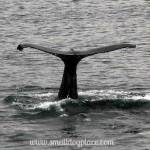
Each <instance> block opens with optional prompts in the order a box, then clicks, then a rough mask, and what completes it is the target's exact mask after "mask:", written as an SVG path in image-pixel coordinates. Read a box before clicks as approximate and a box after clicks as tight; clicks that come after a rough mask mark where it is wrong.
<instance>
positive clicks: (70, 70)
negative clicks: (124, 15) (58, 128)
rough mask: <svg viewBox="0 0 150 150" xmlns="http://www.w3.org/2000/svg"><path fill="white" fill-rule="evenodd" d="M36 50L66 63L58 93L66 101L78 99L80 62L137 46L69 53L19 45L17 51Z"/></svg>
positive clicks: (127, 45) (34, 45) (113, 46)
mask: <svg viewBox="0 0 150 150" xmlns="http://www.w3.org/2000/svg"><path fill="white" fill-rule="evenodd" d="M27 47H29V48H34V49H37V50H40V51H43V52H46V53H49V54H52V55H54V56H57V57H59V58H60V59H61V60H62V61H63V62H64V73H63V78H62V82H61V86H60V89H59V93H58V99H64V98H67V97H70V98H72V99H77V98H78V91H77V74H76V70H77V64H78V63H79V62H80V60H81V59H83V58H85V57H87V56H91V55H94V54H98V53H106V52H110V51H114V50H118V49H122V48H135V47H136V45H133V44H127V43H122V44H116V45H111V46H105V47H101V48H95V49H91V50H87V51H82V52H81V51H74V50H73V49H72V50H70V51H68V52H63V51H58V50H54V49H50V48H46V47H43V46H39V45H36V44H28V43H24V44H20V45H18V47H17V49H18V50H20V51H22V50H23V49H24V48H27Z"/></svg>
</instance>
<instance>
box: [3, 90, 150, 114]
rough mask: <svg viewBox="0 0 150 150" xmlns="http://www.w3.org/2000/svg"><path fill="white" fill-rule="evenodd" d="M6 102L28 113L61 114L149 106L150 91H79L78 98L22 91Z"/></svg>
mask: <svg viewBox="0 0 150 150" xmlns="http://www.w3.org/2000/svg"><path fill="white" fill-rule="evenodd" d="M5 101H6V102H9V103H11V106H13V107H15V108H16V109H17V110H20V111H22V112H28V113H32V114H33V113H40V112H49V113H52V114H58V115H61V116H63V115H64V114H68V113H70V112H71V113H76V112H77V111H79V112H82V111H85V110H88V109H93V108H94V109H95V108H99V109H100V108H107V109H112V108H118V109H132V108H142V107H144V108H145V107H150V93H148V92H147V93H144V92H143V93H141V92H140V93H138V92H127V91H114V90H88V91H80V92H79V99H70V98H67V99H62V100H57V98H56V93H53V92H47V93H22V94H17V95H10V96H8V97H6V98H5Z"/></svg>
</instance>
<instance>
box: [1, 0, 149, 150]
mask: <svg viewBox="0 0 150 150" xmlns="http://www.w3.org/2000/svg"><path fill="white" fill-rule="evenodd" d="M21 42H29V43H35V44H40V45H43V46H48V47H51V48H54V49H59V50H62V51H67V50H69V49H71V48H73V49H74V50H81V51H84V50H86V49H91V48H95V47H101V46H105V45H111V44H116V43H121V42H130V43H133V44H136V45H137V48H135V49H124V50H118V51H114V52H110V53H105V54H97V55H93V56H91V57H87V58H85V59H83V60H82V61H81V62H80V64H79V65H78V70H77V74H78V88H79V99H78V100H71V99H69V98H68V99H65V100H61V101H57V92H58V89H59V86H60V83H61V78H62V73H63V63H62V61H61V60H59V59H58V58H56V57H54V56H51V55H48V54H46V53H43V52H40V51H37V50H34V49H29V48H28V49H25V51H23V52H19V51H17V50H16V47H17V45H18V44H20V43H21ZM0 64H1V65H0V150H7V149H9V150H21V149H22V150H25V149H36V150H42V149H46V150H48V149H64V150H66V149H68V150H70V149H72V150H74V149H83V150H84V149H89V150H99V149H101V150H103V149H111V150H116V149H118V150H148V149H150V111H149V110H150V1H149V0H76V1H75V0H0ZM66 138H68V139H74V140H82V139H91V140H94V139H95V140H96V139H98V140H113V142H114V145H113V146H96V145H95V146H90V145H89V146H83V147H79V146H77V145H76V146H57V147H51V146H48V145H47V146H46V145H45V146H32V145H30V142H29V141H30V140H34V139H48V140H50V139H66Z"/></svg>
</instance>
